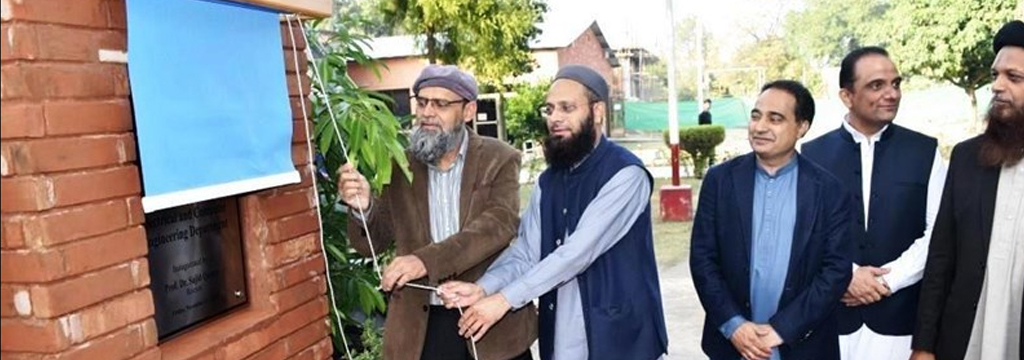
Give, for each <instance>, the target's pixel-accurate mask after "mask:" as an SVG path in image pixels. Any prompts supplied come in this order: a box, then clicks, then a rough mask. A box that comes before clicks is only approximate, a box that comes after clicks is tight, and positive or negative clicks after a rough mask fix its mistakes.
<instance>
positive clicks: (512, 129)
mask: <svg viewBox="0 0 1024 360" xmlns="http://www.w3.org/2000/svg"><path fill="white" fill-rule="evenodd" d="M550 86H551V83H550V82H547V81H545V82H540V83H538V84H529V83H523V84H519V85H516V87H515V93H516V96H513V97H509V98H506V99H505V101H504V102H503V103H502V104H503V105H504V106H503V109H502V115H503V117H504V118H505V135H506V137H507V138H508V142H510V143H512V145H513V146H515V147H520V146H522V145H523V142H525V141H527V140H534V141H539V140H540V139H541V138H543V137H544V135H545V134H547V123H546V122H545V120H544V118H543V117H541V115H540V111H539V110H538V109H540V107H541V105H544V98H545V96H546V95H547V91H548V87H550Z"/></svg>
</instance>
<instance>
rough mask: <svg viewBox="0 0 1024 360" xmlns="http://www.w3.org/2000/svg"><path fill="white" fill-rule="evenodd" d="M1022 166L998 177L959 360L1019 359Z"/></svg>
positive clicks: (1023, 282) (1023, 285) (1023, 277)
mask: <svg viewBox="0 0 1024 360" xmlns="http://www.w3.org/2000/svg"><path fill="white" fill-rule="evenodd" d="M1022 298H1024V161H1022V162H1018V163H1017V164H1016V165H1014V166H1004V167H1003V169H1002V171H1001V172H1000V173H999V188H998V190H997V193H996V207H995V212H994V213H993V217H992V237H991V240H990V242H989V247H988V265H987V266H986V267H985V282H984V284H983V285H982V287H981V297H980V298H979V299H978V312H977V313H976V314H975V316H974V326H973V327H972V328H971V341H970V342H968V345H967V354H966V356H964V359H965V360H1003V359H1019V358H1020V336H1021V324H1020V311H1021V301H1022V300H1024V299H1022Z"/></svg>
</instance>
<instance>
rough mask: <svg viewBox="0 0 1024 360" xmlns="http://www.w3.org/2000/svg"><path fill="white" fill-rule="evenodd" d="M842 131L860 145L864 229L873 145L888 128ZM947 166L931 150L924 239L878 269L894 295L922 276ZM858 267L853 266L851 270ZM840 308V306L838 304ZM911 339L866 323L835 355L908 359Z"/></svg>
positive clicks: (851, 359)
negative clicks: (872, 131)
mask: <svg viewBox="0 0 1024 360" xmlns="http://www.w3.org/2000/svg"><path fill="white" fill-rule="evenodd" d="M843 129H845V130H846V131H848V132H849V133H850V135H851V136H852V137H853V141H854V142H856V143H857V144H859V145H860V163H861V172H860V173H861V186H862V188H861V191H862V194H865V196H861V198H863V199H864V226H865V228H866V227H867V226H868V221H867V217H868V214H869V213H870V212H869V211H870V209H871V197H870V196H867V195H866V194H870V193H871V177H872V175H873V172H874V171H873V170H874V164H875V145H876V143H877V142H878V140H880V139H881V137H882V133H884V132H885V130H886V129H888V125H886V127H883V128H882V130H880V131H878V133H875V134H873V135H871V136H866V135H864V134H861V133H860V132H859V131H857V130H856V129H854V128H853V126H851V125H850V124H849V123H848V122H846V121H844V122H843ZM946 171H947V165H946V163H945V161H943V160H942V155H941V154H939V151H938V149H936V150H935V157H934V159H933V160H932V172H931V174H930V175H929V177H928V198H927V204H926V205H925V206H926V210H925V231H924V236H922V237H921V238H919V239H917V240H914V243H913V244H911V245H910V247H909V248H907V249H906V250H904V251H903V253H902V254H900V257H898V258H896V259H895V260H893V261H890V262H889V263H887V264H885V265H883V266H882V268H887V269H889V270H890V271H889V273H888V274H885V275H883V276H882V278H883V279H885V282H886V283H887V284H889V289H890V290H891V291H892V292H893V293H896V292H897V291H900V290H902V289H904V288H906V287H909V286H911V285H914V284H916V283H917V282H918V281H921V277H922V276H923V275H924V265H925V262H926V261H927V260H928V244H929V243H930V242H931V238H932V227H933V225H934V224H935V217H936V216H937V215H938V213H939V203H940V202H941V201H942V188H943V186H944V184H945V180H946ZM857 267H858V265H857V264H853V270H857ZM841 306H842V305H841ZM910 342H911V336H910V335H905V336H890V335H882V334H878V333H876V332H874V331H873V330H871V328H869V327H868V326H867V325H866V324H865V325H863V326H861V328H860V329H858V330H857V331H855V332H854V333H852V334H850V335H842V336H839V353H840V356H841V357H842V359H843V360H886V359H899V360H906V359H908V358H910V353H911V349H910Z"/></svg>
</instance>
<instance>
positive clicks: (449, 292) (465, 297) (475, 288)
mask: <svg viewBox="0 0 1024 360" xmlns="http://www.w3.org/2000/svg"><path fill="white" fill-rule="evenodd" d="M438 289H439V290H441V300H443V301H444V306H445V307H446V308H449V309H451V308H456V307H460V308H464V307H467V306H473V304H476V303H477V302H478V301H480V299H483V298H484V296H485V295H486V294H484V288H482V287H480V286H479V285H477V284H474V283H468V282H463V281H449V282H446V283H444V284H441V286H439V287H438Z"/></svg>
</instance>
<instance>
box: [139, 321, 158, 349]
mask: <svg viewBox="0 0 1024 360" xmlns="http://www.w3.org/2000/svg"><path fill="white" fill-rule="evenodd" d="M142 344H143V345H146V347H151V346H156V344H157V330H156V320H154V319H153V318H149V319H146V320H145V321H143V322H142Z"/></svg>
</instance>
